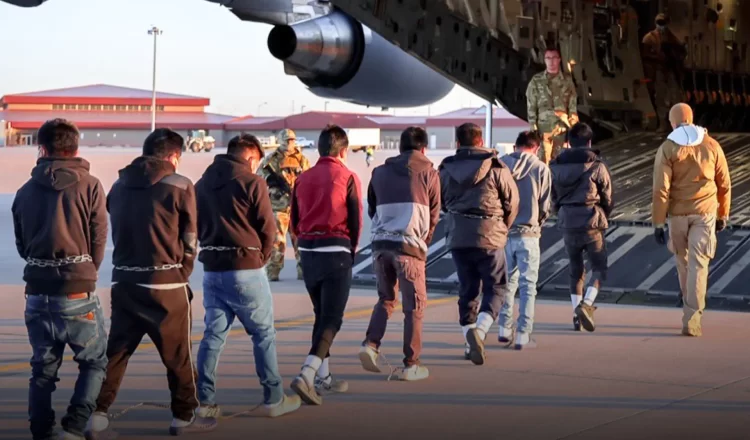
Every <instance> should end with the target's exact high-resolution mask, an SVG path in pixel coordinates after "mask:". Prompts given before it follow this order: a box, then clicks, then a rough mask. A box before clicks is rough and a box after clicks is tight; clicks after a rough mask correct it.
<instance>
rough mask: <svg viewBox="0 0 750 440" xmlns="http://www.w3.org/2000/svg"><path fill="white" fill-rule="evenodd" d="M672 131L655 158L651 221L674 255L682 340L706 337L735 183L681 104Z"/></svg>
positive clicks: (676, 108) (716, 150)
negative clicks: (711, 282) (719, 235)
mask: <svg viewBox="0 0 750 440" xmlns="http://www.w3.org/2000/svg"><path fill="white" fill-rule="evenodd" d="M669 122H670V123H671V125H672V128H673V131H672V133H670V134H669V136H668V137H667V139H666V140H665V141H664V143H662V144H661V146H660V147H659V150H658V151H657V152H656V159H655V161H654V193H653V207H652V221H653V224H654V228H655V230H654V236H655V237H656V241H657V242H658V243H659V244H665V243H666V242H667V238H666V233H665V232H664V226H665V225H664V223H665V221H666V218H667V214H669V245H668V246H669V250H670V251H672V253H674V254H675V257H676V261H677V273H678V276H679V279H680V290H681V292H682V300H683V308H682V310H683V317H682V334H683V335H685V336H701V335H702V330H701V316H702V315H703V309H704V307H705V305H706V287H707V282H708V265H709V263H710V261H711V260H712V259H713V258H714V256H715V253H716V232H717V231H722V230H723V229H724V228H725V227H726V225H727V220H728V218H729V204H730V199H731V182H730V180H729V169H728V167H727V160H726V158H725V157H724V152H723V151H722V149H721V146H720V145H719V143H718V142H716V141H715V140H714V139H713V138H711V137H710V136H709V135H708V133H707V132H706V129H705V128H703V127H699V126H696V125H693V111H692V109H691V108H690V106H688V105H687V104H677V105H675V106H674V107H672V109H671V110H670V111H669Z"/></svg>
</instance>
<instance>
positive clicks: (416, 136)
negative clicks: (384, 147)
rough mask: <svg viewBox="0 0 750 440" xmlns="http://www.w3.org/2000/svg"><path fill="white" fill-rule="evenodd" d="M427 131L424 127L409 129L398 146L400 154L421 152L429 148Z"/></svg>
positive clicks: (405, 131) (403, 133)
mask: <svg viewBox="0 0 750 440" xmlns="http://www.w3.org/2000/svg"><path fill="white" fill-rule="evenodd" d="M428 142H429V141H428V140H427V131H426V130H425V129H424V128H422V127H409V128H407V129H406V130H404V131H403V132H402V133H401V142H399V144H398V149H399V151H400V152H402V153H403V152H404V151H411V150H421V149H422V148H425V147H427V143H428Z"/></svg>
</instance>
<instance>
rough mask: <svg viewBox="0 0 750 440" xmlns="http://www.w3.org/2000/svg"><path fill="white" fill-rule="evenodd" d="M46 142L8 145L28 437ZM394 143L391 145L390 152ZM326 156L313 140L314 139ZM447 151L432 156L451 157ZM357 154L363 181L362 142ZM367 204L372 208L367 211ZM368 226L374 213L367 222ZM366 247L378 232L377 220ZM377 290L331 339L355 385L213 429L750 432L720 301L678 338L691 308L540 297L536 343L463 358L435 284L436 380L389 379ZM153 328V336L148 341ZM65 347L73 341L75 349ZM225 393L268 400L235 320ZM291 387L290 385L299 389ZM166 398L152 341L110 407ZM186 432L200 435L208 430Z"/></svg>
mask: <svg viewBox="0 0 750 440" xmlns="http://www.w3.org/2000/svg"><path fill="white" fill-rule="evenodd" d="M35 153H36V150H35V149H18V150H13V149H0V163H2V164H3V165H2V167H3V179H1V180H0V193H2V195H0V205H2V207H1V208H0V229H2V230H3V231H5V233H4V234H2V235H0V237H2V238H1V240H2V241H0V245H3V246H2V247H0V249H2V250H1V251H0V298H1V299H2V303H3V307H2V308H0V393H1V394H0V396H2V397H0V408H2V413H0V439H26V438H29V431H28V422H27V415H26V405H27V387H28V377H29V372H30V368H29V366H28V359H29V356H30V347H29V344H28V339H27V337H26V331H25V327H24V321H23V307H24V298H23V282H22V280H21V274H22V268H23V262H22V261H21V260H20V258H19V257H18V256H17V254H16V252H15V246H14V244H13V233H12V224H11V218H10V204H11V202H12V199H13V194H14V192H15V190H16V189H17V188H18V186H20V185H21V184H22V183H23V182H24V181H25V180H26V179H27V176H28V172H29V170H30V168H31V167H32V166H33V163H34V155H35ZM82 154H83V155H84V156H86V157H87V158H88V159H89V160H91V161H92V172H93V173H94V174H96V175H98V176H99V177H100V178H101V180H102V182H103V183H104V185H105V187H106V188H109V186H111V184H112V182H113V181H114V180H115V178H116V170H117V169H119V168H121V167H122V166H124V165H125V164H127V163H128V162H129V161H130V160H132V158H134V157H135V156H137V155H138V154H139V152H138V151H137V150H125V149H111V150H110V149H104V150H95V151H91V150H87V149H83V150H82ZM386 154H387V153H383V152H379V155H378V156H377V161H378V163H380V162H382V160H383V158H384V156H385V155H386ZM212 155H213V154H202V153H201V154H190V153H188V154H186V155H185V157H184V159H183V161H182V164H181V166H180V172H181V173H184V174H185V175H187V176H189V177H191V178H192V179H194V180H196V179H197V178H198V177H199V176H200V174H201V173H202V171H203V169H205V167H206V166H207V165H208V163H209V162H210V158H211V156H212ZM310 156H311V159H314V157H315V155H314V153H310ZM439 160H440V157H439V156H438V157H437V158H436V161H439ZM350 166H352V167H353V168H354V169H356V170H357V171H358V172H359V174H360V177H361V179H362V184H363V192H364V190H365V189H366V185H367V180H368V179H367V177H368V176H369V171H368V170H367V168H366V166H365V162H364V155H358V154H355V155H353V156H352V159H351V160H350ZM366 217H367V216H365V218H366ZM367 226H368V228H369V223H368V224H367ZM362 242H363V246H364V245H365V244H366V243H368V242H369V237H368V233H367V229H366V230H365V233H364V234H363V236H362ZM292 257H293V255H292V253H291V250H290V249H289V250H288V253H287V265H286V267H285V268H284V271H283V272H282V281H281V282H279V283H273V284H272V288H273V292H274V311H275V317H276V321H277V329H278V336H277V341H278V342H277V347H278V352H279V363H280V368H281V373H282V376H283V378H284V381H285V386H286V387H287V388H288V386H289V383H290V382H291V380H292V378H293V377H294V376H295V375H296V374H297V373H298V371H299V368H300V366H301V363H302V362H303V360H304V358H305V355H306V353H307V350H308V348H309V339H310V329H311V313H312V310H311V309H312V307H311V305H310V302H309V299H308V297H307V294H306V292H305V291H304V287H303V286H302V283H301V282H300V281H297V280H296V279H294V278H295V277H294V272H295V271H294V267H293V262H292V260H291V259H292ZM200 266H201V265H200V264H197V265H196V272H195V274H194V275H193V277H192V278H191V283H192V285H193V286H194V290H195V291H196V298H195V299H194V301H193V305H194V310H193V318H194V319H195V323H194V326H193V339H194V350H195V352H194V353H197V349H198V343H199V341H200V337H201V334H202V329H203V325H202V324H203V323H202V319H203V309H202V307H201V298H202V294H201V288H200V277H201V267H200ZM110 270H111V262H110V261H109V257H108V261H107V262H106V263H105V266H104V267H103V268H102V270H101V272H100V277H101V279H102V281H101V282H100V284H99V285H100V288H99V290H98V292H97V293H98V294H99V295H100V297H101V299H102V304H103V307H104V309H105V315H106V316H107V317H109V271H110ZM375 300H376V294H375V292H374V291H372V290H362V289H354V290H353V291H352V294H351V297H350V301H349V305H348V308H347V316H346V318H345V320H344V326H343V328H342V331H341V333H340V334H339V336H338V337H337V340H336V342H335V343H334V347H333V349H332V360H331V368H332V372H333V374H334V375H335V376H337V377H338V378H339V379H344V380H347V381H348V382H349V391H348V392H347V393H345V394H339V395H326V396H325V397H324V404H323V405H322V406H320V407H311V406H303V407H302V408H301V409H300V410H299V411H298V412H295V413H293V414H289V415H287V416H284V417H282V418H279V419H273V420H269V419H261V418H256V417H251V416H238V417H235V418H232V419H224V420H221V421H220V425H219V427H218V428H217V430H216V431H214V432H213V433H212V434H206V435H205V436H208V435H213V436H215V437H216V438H222V439H223V438H227V439H230V438H232V439H233V438H261V436H262V438H278V439H291V438H315V439H317V438H321V439H388V438H401V437H416V438H420V439H422V438H425V439H455V438H458V437H466V436H470V437H471V438H475V437H476V436H478V435H482V436H483V438H493V439H494V438H501V439H534V440H536V439H629V440H630V439H633V438H637V439H673V438H680V439H684V438H692V437H695V438H699V437H702V438H710V439H744V438H748V434H747V433H748V432H749V428H750V418H748V416H747V415H748V414H750V351H748V350H747V346H748V343H747V341H748V340H749V339H750V326H748V324H747V322H748V321H747V315H746V314H742V313H733V312H720V311H713V310H709V311H707V312H706V315H705V317H704V336H703V337H702V338H687V337H683V336H680V335H679V333H680V318H681V311H680V310H679V309H676V308H674V309H669V308H646V307H636V306H618V305H609V304H604V305H601V306H600V307H599V309H598V311H597V312H596V320H597V324H598V327H597V330H596V332H594V333H585V332H583V333H577V332H573V331H572V323H571V307H570V304H568V303H565V302H548V301H538V302H537V309H536V324H535V332H534V336H535V338H536V340H537V343H538V347H537V348H536V349H534V350H525V351H514V350H507V349H504V348H501V347H500V346H499V344H498V343H497V342H496V331H497V329H496V326H495V327H493V329H492V331H491V334H490V335H489V336H488V339H487V347H488V361H487V363H486V364H485V365H484V366H474V365H473V364H471V363H470V362H469V361H465V360H463V341H462V339H463V338H462V336H461V332H460V329H459V327H458V323H457V319H458V313H457V309H456V298H455V297H452V296H443V295H439V294H435V293H430V304H429V306H428V309H427V313H426V322H425V334H424V337H423V340H424V351H423V355H422V362H423V364H424V365H425V366H427V367H428V368H429V369H430V377H429V378H428V379H427V380H424V381H420V382H414V383H408V382H398V381H395V380H391V381H388V380H387V378H388V369H387V367H385V371H384V372H383V373H382V374H373V373H368V372H365V371H364V370H363V369H362V368H361V367H360V365H359V361H358V359H357V351H358V349H359V345H360V344H361V342H362V339H363V338H364V334H365V330H366V327H367V322H368V319H369V314H370V311H371V308H372V305H373V304H374V303H375ZM402 329H403V325H402V315H401V314H400V312H399V311H396V312H395V313H394V315H393V317H392V319H391V324H390V327H389V332H388V333H387V335H386V340H385V341H384V346H383V352H384V354H385V356H386V357H387V360H388V361H389V362H390V364H392V365H393V366H400V365H401V359H402V354H401V331H402ZM144 342H147V341H144ZM67 354H69V352H68V353H67ZM76 374H77V368H76V366H75V364H74V363H73V362H72V361H70V360H66V362H65V363H64V365H63V367H62V369H61V371H60V378H61V381H60V382H59V383H58V384H57V385H58V391H57V392H56V393H55V394H54V403H55V409H56V410H57V417H58V423H59V419H60V417H61V415H62V414H63V411H64V410H65V407H66V404H67V400H68V399H69V398H70V395H71V392H72V387H73V385H74V380H75V377H76ZM218 388H219V389H218V396H217V398H218V401H219V403H220V404H221V405H222V407H223V408H224V410H225V411H226V412H227V413H228V415H232V414H233V413H236V412H239V411H245V410H249V409H251V408H253V407H255V406H256V405H257V404H258V403H260V401H261V391H260V386H259V384H258V380H257V378H256V376H255V367H254V364H253V359H252V345H251V343H250V341H249V338H248V337H247V336H246V335H244V333H243V332H242V331H241V330H240V329H236V330H235V331H234V332H233V335H232V336H231V338H230V340H229V342H228V344H227V346H226V350H225V352H224V354H223V356H222V358H221V362H220V366H219V377H218ZM288 392H291V391H288ZM168 401H169V393H168V391H167V381H166V377H165V372H164V369H163V366H162V365H161V362H160V360H159V357H158V354H157V353H156V351H155V350H154V349H153V348H152V347H150V346H149V345H148V344H144V346H142V347H141V349H140V350H139V352H138V353H136V355H135V356H134V357H133V358H132V359H131V362H130V365H129V369H128V373H127V374H126V377H125V380H124V382H123V385H122V389H121V393H120V395H119V397H118V399H117V402H116V403H115V406H114V407H113V408H111V411H112V412H113V413H114V412H119V411H122V410H123V409H125V408H127V407H130V406H132V405H135V404H138V403H140V402H156V403H166V402H168ZM169 420H170V414H169V411H168V410H165V409H160V408H152V407H140V408H136V409H133V410H132V411H130V412H128V413H127V414H124V415H123V416H122V417H120V418H119V419H117V420H116V421H115V422H114V423H115V427H116V428H117V430H118V431H119V432H120V434H121V437H120V438H124V439H127V438H139V439H155V438H161V437H165V436H166V435H167V427H168V424H169ZM199 436H200V435H190V436H189V437H199Z"/></svg>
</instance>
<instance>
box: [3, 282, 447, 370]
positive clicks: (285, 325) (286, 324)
mask: <svg viewBox="0 0 750 440" xmlns="http://www.w3.org/2000/svg"><path fill="white" fill-rule="evenodd" d="M457 299H458V298H457V297H455V296H452V295H448V296H445V297H441V298H436V299H431V300H428V301H427V305H428V306H439V305H442V304H446V303H450V302H455V301H456V300H457ZM400 310H401V308H400V307H399V311H400ZM371 313H372V306H370V307H363V308H359V309H354V310H350V311H349V312H346V313H344V319H345V320H347V319H357V318H364V317H367V316H370V314H371ZM314 322H315V316H314V315H312V316H308V317H305V318H299V319H292V320H289V321H281V322H277V323H275V324H274V327H275V328H276V329H277V330H279V329H289V328H294V327H299V326H302V325H305V324H312V323H314ZM246 334H247V333H245V329H235V330H230V331H229V334H228V335H227V338H229V337H232V336H237V335H246ZM201 339H203V335H202V334H196V335H192V336H191V337H190V341H191V342H200V341H201ZM150 348H156V345H154V343H153V342H146V343H143V344H140V345H139V346H138V350H147V349H150ZM72 360H73V356H65V357H64V358H63V361H65V362H69V361H72ZM28 368H30V366H29V363H28V362H17V363H13V364H7V365H0V373H8V372H13V371H21V370H26V369H28Z"/></svg>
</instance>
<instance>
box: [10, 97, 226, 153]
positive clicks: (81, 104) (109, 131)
mask: <svg viewBox="0 0 750 440" xmlns="http://www.w3.org/2000/svg"><path fill="white" fill-rule="evenodd" d="M151 100H152V92H151V91H150V90H139V89H132V88H127V87H117V86H111V85H104V84H97V85H91V86H83V87H73V88H67V89H56V90H47V91H41V92H33V93H20V94H15V95H5V96H3V97H2V98H0V121H4V123H3V125H2V127H0V145H8V146H13V145H35V144H36V132H37V130H38V129H39V127H40V126H41V125H42V124H43V123H44V122H45V121H47V120H49V119H53V118H58V117H61V118H66V119H69V120H71V121H73V122H74V123H75V124H76V125H77V126H78V128H79V129H80V130H81V145H88V146H100V145H101V146H112V145H117V146H141V145H142V144H143V140H144V139H145V137H146V136H147V135H148V133H149V132H150V131H151V102H152V101H151ZM210 103H211V101H210V100H209V99H208V98H200V97H195V96H187V95H177V94H171V93H162V92H157V94H156V112H157V113H156V126H157V128H158V127H169V128H171V129H173V130H175V131H178V132H179V133H181V134H183V135H184V136H186V135H188V134H189V132H190V131H192V130H205V131H206V133H207V134H210V135H211V136H213V137H214V138H216V144H217V145H222V144H223V131H224V122H226V121H228V120H230V119H232V117H231V116H226V115H217V114H213V113H206V111H205V107H206V106H208V105H210Z"/></svg>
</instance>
